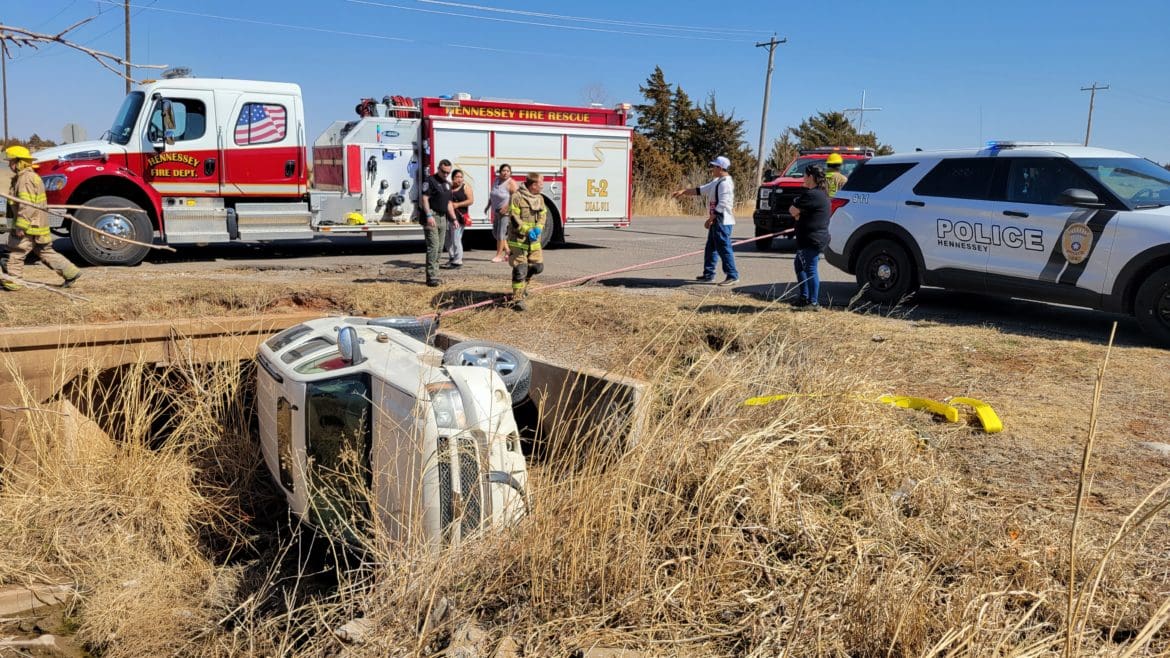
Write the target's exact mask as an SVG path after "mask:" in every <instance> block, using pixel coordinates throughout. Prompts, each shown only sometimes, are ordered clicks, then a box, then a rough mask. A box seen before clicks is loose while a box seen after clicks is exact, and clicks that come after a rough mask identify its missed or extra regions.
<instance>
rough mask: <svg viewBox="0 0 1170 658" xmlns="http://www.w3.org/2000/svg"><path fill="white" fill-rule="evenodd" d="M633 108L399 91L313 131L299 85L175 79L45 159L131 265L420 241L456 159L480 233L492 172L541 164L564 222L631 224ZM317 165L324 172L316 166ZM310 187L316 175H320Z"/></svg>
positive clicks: (102, 246)
mask: <svg viewBox="0 0 1170 658" xmlns="http://www.w3.org/2000/svg"><path fill="white" fill-rule="evenodd" d="M628 110H629V105H624V104H623V105H619V106H618V107H617V108H615V109H607V108H600V107H588V108H582V107H561V106H555V105H545V104H540V103H534V102H530V101H495V100H486V99H483V100H480V99H472V98H471V97H470V95H468V94H458V95H456V96H455V97H452V98H447V97H443V98H417V99H412V98H406V97H402V96H387V97H385V98H383V99H382V102H376V101H374V100H372V99H366V100H364V101H363V102H362V103H361V104H359V105H358V115H359V116H358V117H357V118H355V119H353V120H350V121H335V122H333V123H332V124H331V125H330V126H329V127H328V128H327V129H326V130H325V131H324V133H323V134H322V135H321V136H320V137H318V138H317V140H316V142H314V144H313V149H312V161H311V162H310V160H309V153H308V149H307V145H306V141H305V119H304V105H303V103H302V98H301V90H300V87H299V86H297V85H295V84H288V83H276V82H256V81H246V80H218V79H200V78H193V77H183V76H178V77H166V78H165V79H163V80H159V81H151V82H148V83H146V84H144V85H143V86H142V87H140V88H139V89H136V90H134V91H132V92H130V94H129V95H128V96H127V97H126V99H125V101H123V103H122V107H121V109H120V110H119V111H118V114H117V116H116V117H115V119H114V123H113V126H112V127H111V129H110V130H109V131H108V132H107V133H106V134H105V135H104V136H103V139H101V140H97V141H91V142H83V143H77V144H69V145H66V146H60V147H55V148H51V149H46V150H43V151H40V152H39V153H37V154H36V157H37V161H38V163H39V172H40V174H41V176H42V177H43V178H44V180H45V187H46V190H47V193H48V199H49V203H50V204H70V205H78V206H80V205H84V206H86V207H85V208H82V209H80V210H76V211H74V212H73V216H74V217H76V219H77V220H78V221H82V222H85V223H87V224H89V225H90V226H93V227H95V228H97V229H98V231H96V232H95V231H88V230H75V229H73V228H72V227H71V222H70V220H63V219H61V218H56V219H55V220H54V221H56V225H55V229H59V230H64V231H68V233H69V235H70V236H71V237H72V239H73V244H74V246H75V248H76V249H77V251H78V253H80V254H81V256H82V258H84V259H85V260H87V261H89V262H90V263H93V264H95V265H133V264H136V263H138V262H140V261H141V260H142V259H143V258H144V257H145V256H146V254H147V252H148V248H147V247H143V246H137V245H133V244H129V243H127V242H125V241H121V240H114V239H111V238H109V237H106V236H104V235H103V233H105V234H110V235H115V236H120V237H123V238H127V239H130V240H135V241H138V242H146V243H149V242H152V241H154V242H157V243H164V244H170V245H182V244H208V243H221V242H230V241H236V240H239V241H252V242H268V241H277V240H305V239H313V238H328V237H333V236H338V237H341V236H344V237H365V238H367V239H369V240H394V239H418V238H419V237H421V231H420V228H419V225H418V223H417V221H416V214H415V210H416V205H417V201H418V190H419V189H420V187H421V182H422V180H423V178H424V177H425V176H426V175H427V174H429V173H433V171H434V167H435V163H437V162H439V161H440V160H442V159H447V160H450V161H451V162H452V163H453V165H454V167H455V168H456V169H461V170H463V172H464V174H465V180H466V183H467V184H468V185H471V187H472V189H473V190H474V192H475V198H476V203H475V204H474V205H473V207H471V208H470V209H469V210H470V212H471V217H472V221H473V224H472V226H471V229H488V228H490V223H491V222H490V218H488V217H487V216H485V215H484V213H483V208H484V205H485V204H486V202H487V199H488V196H489V193H490V189H491V185H492V182H493V181H494V175H493V172H494V170H495V169H496V168H497V167H498V166H499V165H500V164H504V163H507V164H510V165H511V166H512V172H513V175H514V176H516V177H517V178H518V179H521V180H522V179H523V178H524V176H525V175H526V174H527V173H529V172H539V173H541V174H543V175H544V179H545V181H546V184H545V187H544V194H545V197H546V200H547V202H548V207H549V210H550V219H551V220H553V221H552V230H547V231H545V232H544V237H542V242H545V243H547V242H549V241H552V240H560V239H563V236H564V230H565V228H566V227H570V226H572V227H577V226H619V227H621V226H628V225H629V222H630V206H631V181H630V174H631V157H632V149H631V147H630V132H631V129H630V128H629V127H627V126H626V121H627V113H628ZM310 169H311V172H312V175H311V176H310ZM311 181H312V182H311Z"/></svg>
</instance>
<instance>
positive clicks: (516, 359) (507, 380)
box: [443, 340, 532, 406]
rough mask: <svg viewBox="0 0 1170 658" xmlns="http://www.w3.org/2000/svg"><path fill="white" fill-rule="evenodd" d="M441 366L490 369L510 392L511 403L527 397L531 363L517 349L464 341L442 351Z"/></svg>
mask: <svg viewBox="0 0 1170 658" xmlns="http://www.w3.org/2000/svg"><path fill="white" fill-rule="evenodd" d="M443 365H445V366H482V367H484V368H492V369H493V370H495V371H496V374H498V375H499V376H500V379H502V380H504V386H507V387H508V392H509V393H511V394H512V406H516V405H518V404H520V403H521V402H524V401H525V400H526V399H528V388H529V387H530V386H531V385H532V362H531V361H529V360H528V357H527V356H526V355H525V354H524V353H523V352H521V351H520V350H518V349H516V348H514V347H509V346H507V345H501V344H499V343H493V342H490V341H486V340H465V341H463V342H462V343H455V344H454V345H452V346H451V347H448V348H447V351H446V352H443Z"/></svg>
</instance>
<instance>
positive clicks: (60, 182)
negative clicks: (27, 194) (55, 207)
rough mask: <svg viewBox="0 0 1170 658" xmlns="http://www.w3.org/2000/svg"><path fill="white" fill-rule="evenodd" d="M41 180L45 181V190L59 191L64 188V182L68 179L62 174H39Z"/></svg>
mask: <svg viewBox="0 0 1170 658" xmlns="http://www.w3.org/2000/svg"><path fill="white" fill-rule="evenodd" d="M41 180H42V181H44V183H45V191H46V192H60V191H61V190H63V189H65V183H66V182H68V180H69V179H68V178H67V177H66V176H64V175H63V174H49V175H48V176H41Z"/></svg>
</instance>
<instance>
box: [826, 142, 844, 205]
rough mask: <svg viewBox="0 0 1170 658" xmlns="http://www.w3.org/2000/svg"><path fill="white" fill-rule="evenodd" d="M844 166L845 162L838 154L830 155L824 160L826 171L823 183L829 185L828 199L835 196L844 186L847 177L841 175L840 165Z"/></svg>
mask: <svg viewBox="0 0 1170 658" xmlns="http://www.w3.org/2000/svg"><path fill="white" fill-rule="evenodd" d="M843 164H845V160H844V159H843V158H842V157H841V154H840V153H830V154H829V157H828V158H826V159H825V166H826V167H827V168H828V171H827V172H825V182H826V183H828V185H829V190H828V192H829V198H830V199H831V198H833V197H835V196H837V190H839V189H841V186H843V185H845V182H846V181H848V180H849V177H848V176H846V175H845V174H843V173H841V165H843Z"/></svg>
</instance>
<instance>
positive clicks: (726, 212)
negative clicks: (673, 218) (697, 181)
mask: <svg viewBox="0 0 1170 658" xmlns="http://www.w3.org/2000/svg"><path fill="white" fill-rule="evenodd" d="M710 164H711V175H712V179H711V182H709V183H707V184H706V185H702V186H700V187H690V188H683V189H681V190H677V191H676V192H675V193H674V194H673V195H672V196H674V198H676V199H677V198H678V197H680V196H705V197H707V223H706V224H705V225H704V226H706V227H707V246H706V248H705V249H704V250H703V273H702V274H700V275H699V276H697V277H695V280H696V281H702V282H704V283H710V282H712V281H714V280H715V259H716V256H718V257H719V259H721V260H722V261H723V273H724V274H726V275H727V278H725V279H724V280H723V281H721V282H719V285H721V286H730V285H732V284H734V283H735V282H736V281H739V270H737V269H735V254H734V253H733V252H732V250H731V230H732V228H734V227H735V216H734V215H732V208H733V207H734V206H735V182H734V181H732V180H731V176H730V175H729V174H728V173H727V170H728V169H730V168H731V161H730V160H728V159H727V158H725V157H723V156H722V155H721V156H719V157H717V158H715V159H714V160H712V161H711V163H710Z"/></svg>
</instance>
